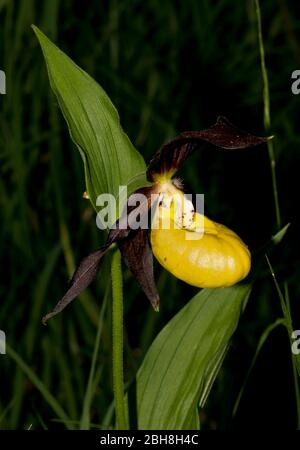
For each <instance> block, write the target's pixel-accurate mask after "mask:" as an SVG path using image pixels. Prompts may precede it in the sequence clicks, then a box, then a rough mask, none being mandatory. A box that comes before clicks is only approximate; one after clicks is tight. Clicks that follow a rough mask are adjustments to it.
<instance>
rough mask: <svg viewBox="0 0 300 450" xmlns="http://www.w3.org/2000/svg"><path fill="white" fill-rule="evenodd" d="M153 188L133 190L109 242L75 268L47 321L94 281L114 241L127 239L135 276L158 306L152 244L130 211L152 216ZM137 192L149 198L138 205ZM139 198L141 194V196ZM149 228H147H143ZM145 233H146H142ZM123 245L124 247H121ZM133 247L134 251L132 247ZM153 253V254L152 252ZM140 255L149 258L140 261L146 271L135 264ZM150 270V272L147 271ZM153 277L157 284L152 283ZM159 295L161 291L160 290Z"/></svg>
mask: <svg viewBox="0 0 300 450" xmlns="http://www.w3.org/2000/svg"><path fill="white" fill-rule="evenodd" d="M151 193H152V189H151V188H142V189H139V190H138V191H136V192H135V193H133V194H132V195H131V196H130V197H129V199H128V202H127V203H129V205H130V206H128V207H127V208H126V207H125V208H124V210H123V213H122V215H121V217H120V219H118V220H117V222H116V223H115V225H114V227H113V228H112V229H111V230H110V232H109V235H108V238H107V241H106V243H105V245H104V246H103V247H101V248H99V249H98V250H96V251H95V252H93V253H91V254H90V255H88V256H87V257H85V258H84V259H83V260H82V261H81V263H80V264H79V266H78V268H77V269H76V270H75V272H74V275H73V277H72V279H71V281H70V283H69V288H68V290H67V292H66V293H65V295H64V296H63V298H62V299H61V300H60V301H59V302H58V303H57V305H56V306H55V308H54V309H53V311H51V312H50V313H48V314H46V315H45V316H44V317H43V319H42V321H43V323H44V324H46V322H47V321H48V320H49V319H51V317H53V316H55V315H56V314H58V313H60V312H61V311H63V309H65V307H66V306H68V304H69V303H71V302H72V301H73V300H74V299H75V298H76V297H78V295H79V294H80V293H81V292H82V291H84V289H86V288H87V287H88V286H89V284H90V283H91V282H92V281H93V279H94V278H95V276H96V275H97V272H98V270H99V268H100V263H101V259H102V257H103V256H104V255H105V253H106V252H107V250H108V249H109V247H110V246H111V245H112V244H113V243H114V242H119V241H120V242H124V254H125V255H126V257H127V261H128V265H129V267H130V268H131V269H132V272H133V274H134V275H136V277H137V279H138V281H139V283H140V284H141V286H142V287H143V286H144V287H143V289H144V290H145V292H146V295H149V296H151V299H152V300H150V301H153V302H154V303H153V304H154V305H156V306H157V305H158V295H157V300H155V298H154V297H155V295H154V290H155V285H154V279H153V268H152V253H151V250H150V247H149V243H148V240H146V238H142V239H140V240H139V239H137V238H136V235H138V236H139V233H137V230H133V229H132V226H133V223H132V222H133V220H134V219H135V217H136V216H132V215H131V214H130V213H132V212H133V211H134V210H138V213H139V214H140V217H141V220H143V218H145V217H146V216H147V215H148V211H149V208H150V206H151ZM136 194H144V195H145V199H144V201H143V202H142V203H141V204H139V205H136V204H135V196H136ZM137 200H138V197H137ZM142 231H146V230H142ZM142 234H143V233H142ZM131 238H132V239H133V244H132V245H130V244H129V243H130V241H131ZM138 245H141V246H142V245H145V247H146V248H145V251H144V252H143V250H142V249H140V250H139V249H138ZM121 248H123V247H122V246H121ZM130 249H131V250H130ZM130 251H132V252H133V256H132V257H131V256H130ZM149 252H150V255H149ZM137 254H140V255H141V258H142V257H143V258H145V261H144V260H143V261H140V263H141V267H142V270H141V271H138V270H137V263H134V261H135V259H134V258H135V255H137ZM148 270H149V273H146V272H147V271H148ZM143 271H144V272H145V275H144V276H145V281H144V282H143V280H142V278H143V273H144V272H143ZM151 280H152V283H153V285H154V287H153V286H151ZM156 294H157V293H156Z"/></svg>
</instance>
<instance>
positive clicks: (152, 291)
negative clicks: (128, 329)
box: [119, 229, 159, 311]
mask: <svg viewBox="0 0 300 450" xmlns="http://www.w3.org/2000/svg"><path fill="white" fill-rule="evenodd" d="M148 235H149V230H143V229H139V230H136V231H135V232H133V233H132V234H131V235H130V237H129V238H127V239H124V240H122V241H120V242H119V247H120V250H121V253H122V256H123V259H124V261H125V263H126V264H127V266H128V268H129V269H130V270H131V272H132V274H133V276H134V277H135V278H136V280H137V281H138V283H139V285H140V286H141V288H142V290H143V291H144V293H145V294H146V296H147V297H148V299H149V300H150V302H151V305H152V306H153V308H154V309H155V311H158V309H159V295H158V292H157V289H156V285H155V281H154V275H153V255H152V250H151V247H150V244H149V236H148Z"/></svg>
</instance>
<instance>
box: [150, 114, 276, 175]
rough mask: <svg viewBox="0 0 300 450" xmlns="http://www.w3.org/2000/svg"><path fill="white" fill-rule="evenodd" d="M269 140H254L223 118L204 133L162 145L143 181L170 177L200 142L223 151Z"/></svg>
mask: <svg viewBox="0 0 300 450" xmlns="http://www.w3.org/2000/svg"><path fill="white" fill-rule="evenodd" d="M269 139H270V137H259V136H254V135H252V134H250V133H247V132H246V131H243V130H240V129H239V128H237V127H236V126H235V125H233V124H232V123H230V122H229V121H228V120H227V119H225V118H224V117H219V118H218V120H217V122H216V123H215V124H214V125H212V126H211V127H210V128H208V129H207V130H203V131H185V132H184V133H181V134H180V135H179V136H177V137H176V138H174V139H172V140H171V141H170V142H168V143H167V144H164V145H163V146H162V147H161V148H160V149H159V150H158V151H157V152H156V153H155V155H154V157H153V158H152V160H151V161H150V164H149V166H148V169H147V178H148V180H149V181H154V179H155V174H162V173H168V174H169V175H170V176H173V175H174V173H175V172H176V171H177V169H178V168H179V167H180V166H181V165H182V164H183V162H184V161H185V160H186V159H187V157H188V156H189V155H190V154H191V153H192V152H193V151H194V150H195V149H196V148H197V147H198V146H199V144H200V143H201V142H203V141H205V142H209V143H210V144H213V145H215V146H216V147H220V148H223V149H226V150H239V149H245V148H249V147H253V146H255V145H259V144H262V143H264V142H266V141H268V140H269Z"/></svg>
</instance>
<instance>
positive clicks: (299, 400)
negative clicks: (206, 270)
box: [266, 255, 300, 430]
mask: <svg viewBox="0 0 300 450" xmlns="http://www.w3.org/2000/svg"><path fill="white" fill-rule="evenodd" d="M266 260H267V263H268V266H269V269H270V273H271V275H272V278H273V280H274V284H275V288H276V291H277V294H278V297H279V299H280V304H281V308H282V312H283V315H284V318H285V326H286V329H287V332H288V335H289V341H290V344H291V346H292V333H293V323H292V317H291V314H290V307H287V306H286V302H285V300H284V296H283V294H282V292H281V289H280V286H279V284H278V281H277V279H276V276H275V272H274V269H273V267H272V265H271V263H270V260H269V258H268V256H267V255H266ZM292 365H293V378H294V389H295V397H296V408H297V429H298V430H300V390H299V378H298V377H300V357H299V356H298V355H294V354H292Z"/></svg>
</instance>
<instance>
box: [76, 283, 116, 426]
mask: <svg viewBox="0 0 300 450" xmlns="http://www.w3.org/2000/svg"><path fill="white" fill-rule="evenodd" d="M109 291H110V285H109V283H108V285H107V288H106V292H105V294H104V299H103V303H102V307H101V310H100V314H99V319H98V326H97V334H96V339H95V345H94V351H93V357H92V363H91V369H90V374H89V379H88V383H87V388H86V392H85V396H84V401H83V409H82V415H81V420H80V430H89V429H90V409H91V404H92V400H93V392H94V389H93V384H94V377H95V370H96V363H97V358H98V355H99V347H100V339H101V335H102V330H103V322H104V315H105V311H106V307H107V301H108V297H109Z"/></svg>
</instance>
